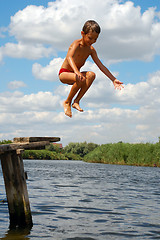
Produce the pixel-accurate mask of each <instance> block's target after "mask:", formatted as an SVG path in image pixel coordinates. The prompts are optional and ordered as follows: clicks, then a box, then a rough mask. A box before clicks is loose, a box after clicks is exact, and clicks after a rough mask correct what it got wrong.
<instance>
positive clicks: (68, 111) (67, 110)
mask: <svg viewBox="0 0 160 240" xmlns="http://www.w3.org/2000/svg"><path fill="white" fill-rule="evenodd" d="M63 107H64V113H65V114H66V115H67V116H68V117H70V118H71V117H72V111H71V105H70V104H69V103H66V102H63Z"/></svg>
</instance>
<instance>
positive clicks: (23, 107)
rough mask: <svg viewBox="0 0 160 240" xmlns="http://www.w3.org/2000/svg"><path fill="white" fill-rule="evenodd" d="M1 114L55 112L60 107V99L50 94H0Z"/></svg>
mask: <svg viewBox="0 0 160 240" xmlns="http://www.w3.org/2000/svg"><path fill="white" fill-rule="evenodd" d="M0 102H1V105H0V112H1V113H8V114H9V113H23V112H27V111H29V112H30V111H37V112H41V111H56V110H57V109H58V108H59V107H60V97H59V96H57V95H53V94H52V93H51V92H38V93H32V94H30V95H24V94H23V93H21V92H18V91H16V92H14V93H9V92H8V93H1V94H0Z"/></svg>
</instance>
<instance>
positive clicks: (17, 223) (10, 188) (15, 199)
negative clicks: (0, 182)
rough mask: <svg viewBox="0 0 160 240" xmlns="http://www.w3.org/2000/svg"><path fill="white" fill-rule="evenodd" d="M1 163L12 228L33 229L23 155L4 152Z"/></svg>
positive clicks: (14, 152)
mask: <svg viewBox="0 0 160 240" xmlns="http://www.w3.org/2000/svg"><path fill="white" fill-rule="evenodd" d="M1 164H2V170H3V176H4V183H5V188H6V195H7V201H8V209H9V215H10V229H14V228H17V227H18V228H26V227H27V228H30V229H31V228H32V226H33V223H32V216H31V210H30V204H29V198H28V192H27V185H26V177H25V172H24V166H23V159H22V156H21V154H17V152H16V151H12V152H9V153H5V154H2V155H1Z"/></svg>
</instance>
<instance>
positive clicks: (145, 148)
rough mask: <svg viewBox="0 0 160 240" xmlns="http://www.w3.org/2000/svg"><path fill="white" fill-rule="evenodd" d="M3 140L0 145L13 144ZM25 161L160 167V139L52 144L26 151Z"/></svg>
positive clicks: (24, 154)
mask: <svg viewBox="0 0 160 240" xmlns="http://www.w3.org/2000/svg"><path fill="white" fill-rule="evenodd" d="M11 142H12V141H10V140H3V141H1V142H0V144H7V143H11ZM23 158H24V159H47V160H83V161H86V162H93V163H106V164H121V165H134V166H157V167H160V137H159V142H158V143H155V144H152V143H145V144H144V143H139V144H130V143H123V142H119V143H108V144H102V145H98V144H95V143H87V142H83V143H73V142H71V143H69V144H68V145H67V146H66V147H64V148H63V149H61V148H60V147H59V146H58V145H53V144H50V145H49V146H46V148H45V149H44V150H25V151H24V153H23Z"/></svg>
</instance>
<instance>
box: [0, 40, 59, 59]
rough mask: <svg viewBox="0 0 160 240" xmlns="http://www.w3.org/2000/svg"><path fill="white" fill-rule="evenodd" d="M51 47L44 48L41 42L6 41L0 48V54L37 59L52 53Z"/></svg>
mask: <svg viewBox="0 0 160 240" xmlns="http://www.w3.org/2000/svg"><path fill="white" fill-rule="evenodd" d="M53 52H54V51H53V49H52V48H51V47H49V48H46V47H44V46H43V45H42V44H34V45H33V44H28V43H21V42H19V43H18V44H15V43H6V44H5V45H4V46H2V47H1V48H0V54H1V55H2V56H8V57H12V58H27V59H39V58H42V57H48V56H49V55H50V54H51V53H53Z"/></svg>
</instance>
